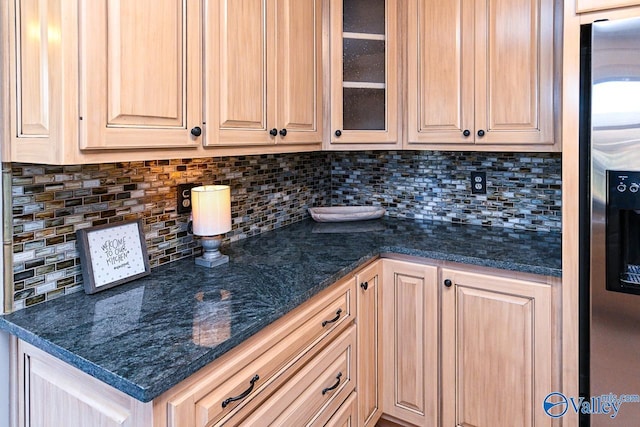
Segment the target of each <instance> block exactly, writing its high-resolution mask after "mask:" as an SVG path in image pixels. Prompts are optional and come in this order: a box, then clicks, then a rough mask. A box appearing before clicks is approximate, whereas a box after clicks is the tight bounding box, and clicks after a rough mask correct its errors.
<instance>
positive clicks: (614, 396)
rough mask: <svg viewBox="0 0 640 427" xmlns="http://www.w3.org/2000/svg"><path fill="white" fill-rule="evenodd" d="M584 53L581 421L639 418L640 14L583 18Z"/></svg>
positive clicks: (621, 422)
mask: <svg viewBox="0 0 640 427" xmlns="http://www.w3.org/2000/svg"><path fill="white" fill-rule="evenodd" d="M581 54H582V55H581V59H582V66H581V135H580V147H581V159H580V163H581V168H580V178H581V187H580V188H581V190H580V191H581V207H580V211H581V244H580V246H581V250H582V253H581V254H580V259H581V276H580V325H581V330H580V356H581V360H580V373H581V376H580V381H581V384H580V392H581V395H582V397H583V398H584V400H583V402H587V404H586V406H582V408H584V411H583V410H582V409H581V410H580V412H587V413H586V414H582V415H581V425H582V426H587V425H591V426H609V425H615V426H636V425H640V402H636V401H635V400H636V398H635V396H636V395H640V191H639V190H640V19H625V20H618V21H603V22H596V23H594V24H592V25H589V26H583V28H582V52H581ZM627 400H629V401H627ZM613 404H617V405H618V406H617V407H616V406H612V405H613Z"/></svg>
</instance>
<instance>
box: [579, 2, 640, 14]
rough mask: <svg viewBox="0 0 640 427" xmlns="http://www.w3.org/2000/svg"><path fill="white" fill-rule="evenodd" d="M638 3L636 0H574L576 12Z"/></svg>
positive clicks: (639, 3)
mask: <svg viewBox="0 0 640 427" xmlns="http://www.w3.org/2000/svg"><path fill="white" fill-rule="evenodd" d="M638 5H640V1H638V0H576V12H578V13H583V12H591V11H596V10H607V9H615V8H618V7H625V6H638Z"/></svg>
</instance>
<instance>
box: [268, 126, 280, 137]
mask: <svg viewBox="0 0 640 427" xmlns="http://www.w3.org/2000/svg"><path fill="white" fill-rule="evenodd" d="M277 134H278V129H276V128H273V129H271V130H270V131H269V135H271V136H276V135H277Z"/></svg>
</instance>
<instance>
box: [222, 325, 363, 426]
mask: <svg viewBox="0 0 640 427" xmlns="http://www.w3.org/2000/svg"><path fill="white" fill-rule="evenodd" d="M355 346H356V327H355V325H352V326H351V327H350V328H349V329H348V330H346V331H345V332H344V333H343V334H342V335H340V336H339V337H338V338H336V340H335V341H334V342H332V343H331V344H330V345H329V346H327V347H326V348H325V349H324V350H322V351H321V352H320V353H319V354H318V355H317V356H316V357H315V358H313V359H312V360H311V361H309V362H308V363H307V364H306V365H304V366H303V367H301V368H300V369H299V370H298V371H297V372H296V374H295V375H294V376H293V377H292V378H291V379H290V380H289V381H287V383H286V384H284V385H283V386H282V387H280V389H278V391H277V392H276V393H274V394H273V395H272V396H271V397H270V398H269V399H268V400H267V401H265V402H264V403H263V404H262V405H261V406H260V407H259V408H256V409H255V410H253V411H251V412H250V413H247V414H246V417H245V416H242V415H243V414H238V415H240V417H239V418H243V420H242V422H241V423H238V424H242V425H243V426H258V425H274V426H309V425H314V424H315V422H316V421H318V420H320V419H325V420H326V418H329V417H330V416H331V415H332V414H333V413H335V411H336V410H337V409H338V408H339V407H340V405H341V404H342V403H343V402H344V401H345V400H346V399H347V398H348V397H349V395H350V394H351V393H352V392H353V391H354V390H355V384H356V369H355V368H356V367H355V363H356V360H355ZM237 421H240V420H237ZM232 424H233V425H235V424H236V420H235V419H234V420H233V423H232Z"/></svg>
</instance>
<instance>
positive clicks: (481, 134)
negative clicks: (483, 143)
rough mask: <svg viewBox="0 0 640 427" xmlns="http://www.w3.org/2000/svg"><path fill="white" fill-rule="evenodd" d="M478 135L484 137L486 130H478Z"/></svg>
mask: <svg viewBox="0 0 640 427" xmlns="http://www.w3.org/2000/svg"><path fill="white" fill-rule="evenodd" d="M478 136H479V137H480V138H482V137H483V136H484V131H483V130H482V129H480V130H479V131H478Z"/></svg>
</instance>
